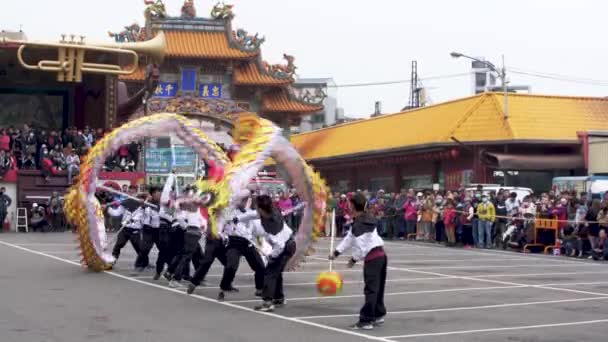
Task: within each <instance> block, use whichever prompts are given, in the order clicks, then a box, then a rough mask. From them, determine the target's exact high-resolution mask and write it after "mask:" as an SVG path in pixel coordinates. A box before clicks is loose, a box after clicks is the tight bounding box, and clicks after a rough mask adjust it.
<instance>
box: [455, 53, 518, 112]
mask: <svg viewBox="0 0 608 342" xmlns="http://www.w3.org/2000/svg"><path fill="white" fill-rule="evenodd" d="M450 56H452V58H460V57H464V58H467V59H470V60H472V61H475V62H479V63H482V64H483V65H485V66H486V67H487V68H488V69H490V70H492V71H494V72H495V73H496V74H497V76H498V78H500V81H501V82H502V88H503V91H504V98H505V108H504V115H505V119H508V118H509V98H508V89H507V68H505V56H504V55H503V56H502V69H498V68H497V67H496V66H495V65H494V64H492V63H491V62H488V61H482V60H481V59H479V58H475V57H471V56H467V55H465V54H463V53H460V52H451V53H450Z"/></svg>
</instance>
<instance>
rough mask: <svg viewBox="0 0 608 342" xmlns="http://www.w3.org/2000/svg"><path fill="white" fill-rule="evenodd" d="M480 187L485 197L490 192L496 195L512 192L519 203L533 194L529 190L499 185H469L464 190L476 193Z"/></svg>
mask: <svg viewBox="0 0 608 342" xmlns="http://www.w3.org/2000/svg"><path fill="white" fill-rule="evenodd" d="M478 185H481V186H482V187H483V190H482V192H483V193H484V194H485V195H488V194H489V193H490V192H495V193H497V192H498V190H500V189H503V190H508V191H509V192H510V193H511V192H514V193H516V194H517V199H518V200H519V201H523V199H524V198H525V197H526V196H530V195H532V194H533V193H534V191H532V189H530V188H522V187H518V186H501V185H499V184H469V186H468V187H467V188H466V189H465V190H466V191H473V192H475V191H477V186H478Z"/></svg>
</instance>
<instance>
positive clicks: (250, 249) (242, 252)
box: [220, 236, 264, 291]
mask: <svg viewBox="0 0 608 342" xmlns="http://www.w3.org/2000/svg"><path fill="white" fill-rule="evenodd" d="M241 256H244V257H245V260H247V263H248V264H249V267H251V270H252V271H253V272H254V273H255V289H256V290H261V289H262V288H263V287H264V261H262V257H261V256H260V254H259V253H258V251H257V250H256V249H255V247H254V246H253V244H252V243H251V241H249V240H247V239H245V238H242V237H240V236H230V237H229V241H228V247H227V251H226V266H225V267H224V274H223V275H222V281H221V283H220V289H222V290H224V291H227V290H229V289H230V288H232V282H233V281H234V277H235V276H236V271H237V270H238V269H239V263H240V262H241Z"/></svg>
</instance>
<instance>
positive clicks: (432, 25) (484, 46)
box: [0, 0, 608, 117]
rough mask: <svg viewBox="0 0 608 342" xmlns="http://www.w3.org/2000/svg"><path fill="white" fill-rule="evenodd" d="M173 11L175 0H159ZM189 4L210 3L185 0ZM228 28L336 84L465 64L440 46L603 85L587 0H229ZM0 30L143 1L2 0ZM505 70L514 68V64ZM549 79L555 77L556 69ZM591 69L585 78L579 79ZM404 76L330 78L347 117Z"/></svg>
mask: <svg viewBox="0 0 608 342" xmlns="http://www.w3.org/2000/svg"><path fill="white" fill-rule="evenodd" d="M165 3H166V5H167V8H168V11H169V14H170V15H174V16H177V15H179V10H180V7H181V4H182V3H183V1H182V0H166V1H165ZM195 3H196V7H197V10H198V15H199V16H201V15H204V16H208V13H209V10H210V9H211V7H212V6H213V4H214V3H215V1H211V0H195ZM228 3H233V4H234V5H235V8H234V11H235V13H236V18H235V20H234V27H235V28H241V27H242V28H245V29H247V30H248V31H249V32H250V33H254V32H259V33H260V34H261V35H264V36H266V43H265V44H264V45H263V50H262V51H263V57H264V58H265V59H267V60H268V61H270V62H273V63H276V62H280V59H281V56H282V54H283V53H284V52H286V53H289V54H292V55H294V56H295V57H296V65H297V66H298V74H299V76H300V77H333V78H334V79H335V81H336V83H337V84H351V83H366V82H383V81H394V80H404V79H409V76H410V64H411V61H412V60H417V61H418V71H419V76H420V77H422V78H424V77H434V76H442V75H454V74H461V73H467V72H468V71H469V70H470V64H469V63H468V62H466V61H465V60H462V59H453V58H451V57H450V56H449V53H450V52H451V51H459V52H463V53H466V54H470V55H473V56H485V57H486V58H487V59H488V60H490V61H493V62H494V63H495V64H497V65H500V64H501V55H503V54H504V55H505V59H506V64H507V71H508V70H509V67H512V68H517V69H519V70H527V71H532V72H534V73H538V72H542V73H551V74H558V75H567V76H570V77H572V78H574V79H575V82H566V81H561V80H554V79H548V78H539V77H533V76H526V75H521V74H515V73H511V74H510V76H509V79H510V81H511V83H512V84H517V85H518V84H527V85H530V86H531V87H532V91H533V92H534V93H542V94H562V95H586V96H604V95H606V94H607V93H608V68H606V67H605V66H606V62H607V61H608V48H607V47H606V38H605V37H606V13H608V2H606V1H599V0H597V1H596V0H576V1H568V0H510V1H493V0H492V1H491V0H458V1H455V0H424V1H422V0H420V1H413V0H375V1H363V0H331V1H329V0H305V1H296V0H234V1H228ZM0 7H1V9H0V29H5V30H18V29H19V27H20V25H21V26H22V27H23V30H24V31H25V32H26V34H27V36H28V38H29V39H32V40H38V39H45V40H49V39H50V40H56V39H58V38H59V35H60V34H61V33H68V34H69V33H75V34H79V35H85V36H87V37H88V38H87V40H88V41H89V42H94V41H104V40H105V41H107V40H109V38H108V37H107V33H106V32H107V31H108V30H113V31H119V30H120V29H121V28H122V27H123V26H125V25H128V24H130V23H132V22H135V21H136V22H138V23H140V24H143V23H144V19H143V14H142V12H143V10H144V5H143V0H21V1H9V0H2V5H1V6H0ZM514 71H515V70H514ZM557 78H563V77H561V76H558V77H557ZM589 79H593V80H600V81H601V82H589V81H586V80H589ZM423 84H424V85H425V86H426V87H427V88H428V96H429V100H430V101H432V102H433V103H438V102H443V101H446V100H450V99H454V98H459V97H463V96H468V95H471V93H472V78H471V76H470V75H465V76H460V77H454V78H443V79H435V80H428V81H424V80H423ZM408 94H409V84H408V83H404V84H392V85H384V86H373V87H357V88H339V89H338V102H339V105H340V106H341V107H343V108H344V109H345V112H346V114H347V115H349V116H354V117H365V116H368V115H369V114H371V113H372V112H373V109H374V101H376V100H378V101H381V102H382V104H383V111H384V112H395V111H398V110H399V109H400V108H402V107H403V106H404V105H406V104H407V101H408Z"/></svg>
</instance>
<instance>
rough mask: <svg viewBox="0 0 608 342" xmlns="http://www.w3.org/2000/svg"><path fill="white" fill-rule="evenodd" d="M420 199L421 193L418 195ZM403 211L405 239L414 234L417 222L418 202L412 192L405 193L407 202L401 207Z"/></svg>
mask: <svg viewBox="0 0 608 342" xmlns="http://www.w3.org/2000/svg"><path fill="white" fill-rule="evenodd" d="M419 195H420V197H422V193H420V194H419ZM403 209H404V211H405V214H404V215H405V237H407V235H408V234H416V223H417V222H418V209H419V202H418V200H417V199H416V198H415V197H414V190H412V189H410V190H409V191H408V192H407V200H406V201H405V204H404V205H403Z"/></svg>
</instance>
